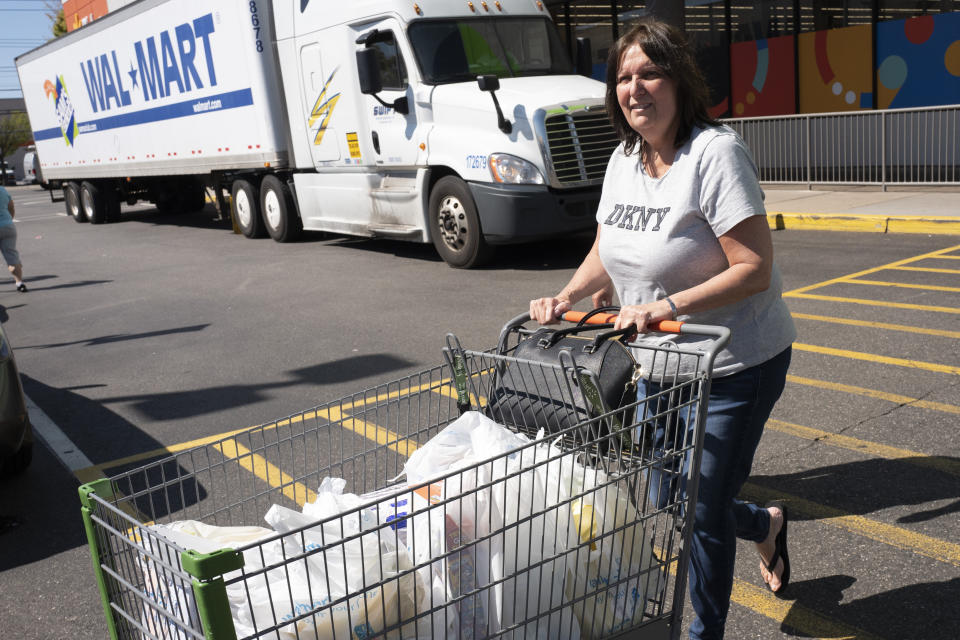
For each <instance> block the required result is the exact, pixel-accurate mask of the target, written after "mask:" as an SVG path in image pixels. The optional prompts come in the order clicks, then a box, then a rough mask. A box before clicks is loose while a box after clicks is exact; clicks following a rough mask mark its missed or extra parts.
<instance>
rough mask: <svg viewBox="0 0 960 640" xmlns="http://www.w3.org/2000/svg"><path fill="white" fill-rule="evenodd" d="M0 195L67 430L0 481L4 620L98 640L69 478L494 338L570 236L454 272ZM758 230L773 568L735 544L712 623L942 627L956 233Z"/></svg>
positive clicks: (755, 482)
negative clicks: (776, 345)
mask: <svg viewBox="0 0 960 640" xmlns="http://www.w3.org/2000/svg"><path fill="white" fill-rule="evenodd" d="M11 192H12V194H13V196H14V198H16V199H17V214H18V215H17V220H18V226H17V229H18V232H19V235H20V239H19V248H20V251H21V254H22V256H23V261H24V270H25V277H26V282H27V284H28V286H30V292H29V293H27V294H20V293H17V292H16V291H15V290H14V289H13V286H12V280H11V281H8V282H5V283H4V282H0V321H2V322H3V323H4V325H5V328H6V331H7V334H8V336H9V338H10V340H11V341H12V343H13V346H14V349H15V351H16V356H17V361H18V364H19V367H20V372H21V377H22V379H23V382H24V388H25V390H26V393H27V394H28V395H29V396H30V399H31V400H32V401H33V403H35V404H36V407H37V408H38V409H39V410H40V411H42V412H43V414H44V415H45V416H47V417H48V418H49V420H50V422H51V423H52V424H54V425H56V427H57V428H58V429H59V431H60V432H62V434H63V436H64V438H65V439H63V440H59V441H57V442H54V443H53V448H54V449H56V454H57V455H56V456H55V455H54V454H53V453H51V452H50V451H48V450H47V449H46V448H45V447H42V446H41V447H38V448H37V452H36V458H35V461H34V464H33V465H32V467H31V468H30V469H29V470H28V472H27V473H26V474H25V475H24V476H22V477H20V478H17V479H15V480H12V481H7V482H4V483H3V484H2V485H0V513H2V514H5V515H12V516H14V517H16V518H17V519H18V521H19V522H20V525H19V526H18V527H16V528H13V529H10V530H8V531H6V532H5V533H3V534H2V538H0V541H2V543H3V544H2V545H0V572H2V578H0V583H2V585H3V586H2V587H0V589H2V592H3V594H4V597H3V598H0V619H2V620H3V629H4V631H3V636H4V637H10V638H31V639H33V638H38V639H46V638H66V637H70V638H103V637H106V626H105V623H104V614H103V610H102V608H101V605H100V602H99V599H98V595H97V592H96V584H95V582H94V579H93V574H92V571H91V568H90V556H89V553H88V551H87V548H86V546H85V539H84V534H83V530H82V527H81V524H80V519H79V502H78V500H77V494H76V487H77V485H78V479H81V480H83V481H88V480H91V479H93V478H96V477H98V476H100V475H103V474H107V475H109V474H110V473H113V472H115V471H116V470H117V469H119V468H123V467H125V466H128V465H130V464H136V463H138V462H139V461H142V460H146V459H150V456H154V457H155V456H157V455H160V454H161V453H162V452H164V451H173V450H180V449H182V448H184V447H187V446H188V445H189V444H190V443H196V442H199V441H202V440H204V439H208V438H212V437H214V436H217V435H219V434H223V433H226V432H230V431H233V430H236V429H241V428H244V427H248V426H252V425H257V424H260V423H264V422H268V421H272V420H276V419H278V418H281V417H283V416H287V415H290V414H291V413H294V412H297V411H300V410H303V409H305V408H308V407H311V406H314V405H317V404H319V403H321V402H325V401H330V400H334V399H336V398H340V397H342V396H345V395H348V394H351V393H355V392H358V391H362V390H364V389H367V388H369V387H372V386H374V385H376V384H378V383H380V382H383V381H386V380H390V379H396V378H399V377H401V376H406V375H410V374H412V373H415V372H417V371H421V370H423V369H426V368H428V367H432V366H434V365H437V364H440V362H441V361H442V358H441V354H440V349H441V348H442V346H443V344H444V336H445V335H446V333H448V332H453V333H455V334H456V335H457V336H458V337H459V338H460V340H461V341H462V342H463V343H464V345H466V346H469V347H473V348H486V347H490V346H493V343H494V341H495V339H496V336H497V334H498V332H499V329H500V326H501V325H502V324H503V322H504V321H505V320H506V319H508V318H510V317H512V316H513V315H515V314H516V313H518V312H521V311H523V310H525V309H526V305H527V301H528V300H529V299H530V298H532V297H536V296H539V295H545V294H548V293H552V292H554V291H555V290H557V289H558V288H559V287H560V286H562V285H563V284H564V283H565V282H566V280H567V279H568V278H569V276H570V275H571V273H572V272H573V270H574V269H575V268H576V266H577V264H578V263H579V259H580V257H581V256H582V255H583V253H584V252H585V251H586V249H587V248H588V247H589V243H590V239H589V238H573V239H568V240H564V241H558V242H553V243H541V244H536V245H528V246H524V247H510V248H507V249H505V250H503V251H501V252H500V254H499V258H498V260H497V261H496V262H495V263H494V265H492V266H491V267H489V268H486V269H482V270H476V271H457V270H453V269H449V268H447V267H446V265H444V264H443V263H442V262H440V261H439V259H438V258H437V257H436V256H435V254H434V253H433V250H432V248H431V247H429V246H417V245H408V244H402V243H396V242H387V241H370V240H355V239H348V238H342V237H323V236H320V235H311V236H308V237H307V238H306V239H305V240H304V241H302V242H299V243H295V244H291V245H284V246H280V245H277V244H275V243H273V242H272V241H270V240H262V241H250V240H246V239H245V238H242V237H241V236H237V235H234V234H232V233H231V231H230V224H229V222H228V221H217V220H215V219H214V214H213V212H212V211H210V210H208V211H207V212H205V213H204V214H203V215H198V216H191V217H184V216H175V215H173V216H171V215H168V216H164V215H161V214H159V213H157V212H156V211H155V210H153V209H152V208H150V207H137V208H131V209H125V211H126V214H125V216H124V219H123V221H121V222H120V223H118V224H113V225H104V226H99V227H95V226H91V225H89V224H83V225H78V224H76V223H74V222H73V221H72V220H70V219H68V218H66V217H64V216H63V215H62V214H63V206H62V204H61V203H55V204H54V203H50V201H49V198H48V197H47V195H46V194H45V193H44V192H42V191H40V190H38V189H35V188H29V187H18V188H15V189H12V190H11ZM774 241H775V247H776V252H777V262H778V264H779V267H780V269H781V272H782V274H783V278H784V290H785V298H786V300H787V302H788V304H789V306H790V309H791V311H792V312H793V314H794V319H795V322H796V323H797V328H798V332H799V337H798V339H797V342H796V343H795V345H794V354H793V362H792V365H791V369H790V378H789V379H788V385H787V389H786V391H785V393H784V396H783V398H782V400H781V402H780V403H779V405H778V406H777V408H776V410H775V412H774V416H773V418H774V419H773V420H771V422H770V423H769V424H768V428H767V431H766V433H765V435H764V438H763V441H762V442H761V446H760V450H759V451H758V454H757V458H756V460H755V463H754V467H753V475H752V477H751V479H750V481H749V483H748V485H747V487H746V489H745V492H744V496H743V497H744V498H746V499H750V500H756V501H758V502H765V501H767V500H770V499H773V498H780V499H785V500H786V501H787V503H788V505H789V506H790V510H791V515H792V520H793V521H792V523H791V530H790V531H791V532H790V540H791V551H790V553H791V560H792V564H793V577H792V583H791V587H790V592H789V594H788V596H789V597H787V598H785V599H779V598H775V597H774V596H772V595H771V594H769V593H768V592H766V591H765V590H764V589H762V588H761V587H762V586H763V582H762V580H761V579H760V577H759V571H758V569H757V566H758V561H757V556H756V554H755V552H754V551H753V549H752V548H751V545H748V544H746V543H744V544H742V545H741V547H740V548H739V550H738V559H737V572H736V582H735V585H734V592H733V606H732V608H731V614H730V620H729V622H728V634H727V637H729V638H735V639H740V638H757V639H764V640H765V639H768V638H788V637H813V638H858V639H868V638H869V639H871V640H873V639H877V640H879V639H883V640H900V639H912V638H930V639H934V640H940V639H942V640H952V639H954V638H957V637H960V610H958V607H957V606H956V603H957V602H958V601H960V430H958V429H957V424H958V423H960V420H958V417H960V377H958V376H960V320H958V315H957V314H958V313H960V236H951V235H923V234H873V233H842V232H825V231H793V230H789V229H788V230H786V231H778V232H775V234H774ZM757 339H762V336H758V337H757ZM57 456H59V458H58V457H57ZM61 459H62V460H65V461H66V465H67V466H64V463H62V462H61ZM68 467H69V468H68ZM251 524H260V523H251Z"/></svg>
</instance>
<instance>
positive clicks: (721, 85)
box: [697, 45, 731, 118]
mask: <svg viewBox="0 0 960 640" xmlns="http://www.w3.org/2000/svg"><path fill="white" fill-rule="evenodd" d="M697 64H698V65H699V66H700V70H701V71H703V76H704V78H705V79H706V81H707V86H708V87H709V88H710V107H709V109H707V112H708V113H709V114H710V117H711V118H727V117H729V116H730V114H731V112H730V96H729V89H730V56H729V55H728V53H727V46H726V45H721V46H713V47H701V48H698V49H697Z"/></svg>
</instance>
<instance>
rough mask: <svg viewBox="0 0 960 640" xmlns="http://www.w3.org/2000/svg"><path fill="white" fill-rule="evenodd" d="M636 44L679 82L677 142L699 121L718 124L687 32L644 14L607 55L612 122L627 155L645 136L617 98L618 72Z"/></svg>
mask: <svg viewBox="0 0 960 640" xmlns="http://www.w3.org/2000/svg"><path fill="white" fill-rule="evenodd" d="M633 45H639V46H640V48H641V49H643V52H644V53H645V54H646V56H647V57H648V58H650V60H651V61H652V62H653V63H654V64H656V65H657V66H658V67H660V69H661V70H662V71H663V72H664V73H665V74H666V75H667V77H669V78H670V79H672V80H673V81H674V82H675V83H676V85H677V109H678V111H679V116H680V126H679V127H678V128H677V136H676V138H674V142H673V143H674V146H676V147H677V148H679V147H681V146H683V144H684V143H686V141H687V140H689V139H690V133H691V132H692V131H693V127H694V126H695V125H716V124H719V123H718V122H717V121H716V120H714V119H713V118H711V117H710V114H709V113H708V112H707V107H708V106H709V105H710V88H709V87H708V86H707V81H706V80H705V79H704V77H703V73H702V72H701V71H700V68H699V67H698V66H697V62H696V60H694V57H693V50H692V49H691V48H690V45H689V43H688V42H687V38H686V36H684V35H683V33H682V32H681V31H680V30H679V29H677V28H675V27H673V26H672V25H669V24H667V23H666V22H661V21H659V20H655V19H653V18H642V19H641V20H640V21H638V22H636V23H635V24H634V25H633V26H632V27H630V29H629V30H628V31H627V32H626V33H625V34H623V35H622V36H621V37H620V39H619V40H617V41H616V42H615V43H614V44H613V46H612V47H610V53H609V55H608V56H607V94H606V103H607V105H606V106H607V113H608V114H609V115H610V122H611V123H612V124H613V129H614V131H616V133H617V137H618V138H620V141H621V142H623V148H624V151H625V152H626V154H627V155H630V154H631V153H633V151H634V150H635V149H636V148H637V145H638V144H641V152H642V150H643V147H642V142H643V136H641V135H640V134H639V133H637V131H636V130H634V129H633V127H631V126H630V123H628V122H627V119H626V117H625V116H624V115H623V111H622V110H621V109H620V102H619V100H617V76H618V75H619V71H620V61H621V60H622V58H623V54H624V53H625V52H626V50H627V49H629V48H630V47H631V46H633Z"/></svg>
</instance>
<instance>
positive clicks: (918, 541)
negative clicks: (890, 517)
mask: <svg viewBox="0 0 960 640" xmlns="http://www.w3.org/2000/svg"><path fill="white" fill-rule="evenodd" d="M743 494H744V495H745V496H747V497H749V498H751V499H753V500H755V501H757V502H759V503H766V502H769V501H770V500H783V501H785V502H787V504H789V505H790V509H791V510H794V511H795V512H797V513H802V514H803V515H805V516H807V517H809V518H812V519H814V520H819V521H821V522H823V524H827V525H830V526H832V527H837V528H840V529H844V530H846V531H849V532H850V533H852V534H854V535H858V536H862V537H864V538H870V539H871V540H876V541H877V542H882V543H884V544H888V545H890V546H892V547H896V548H898V549H902V550H904V551H912V552H913V553H916V554H918V555H922V556H926V557H928V558H931V559H933V560H936V561H938V562H945V563H947V564H952V565H954V566H957V567H960V545H958V544H954V543H952V542H948V541H946V540H940V539H938V538H933V537H931V536H927V535H924V534H922V533H916V532H914V531H910V530H908V529H904V528H903V527H895V526H893V525H889V524H885V523H883V522H878V521H876V520H871V519H870V518H865V517H863V516H855V515H851V514H849V513H847V512H846V511H843V510H842V509H837V508H835V507H828V506H827V505H823V504H818V503H816V502H812V501H810V500H807V499H805V498H801V497H800V496H795V495H790V494H788V493H784V492H782V491H778V490H776V489H770V488H767V487H762V486H760V485H758V484H754V483H752V482H748V483H746V484H745V485H743Z"/></svg>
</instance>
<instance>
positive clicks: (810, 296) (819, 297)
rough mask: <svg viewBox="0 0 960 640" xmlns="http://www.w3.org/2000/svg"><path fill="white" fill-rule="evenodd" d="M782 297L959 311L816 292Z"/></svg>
mask: <svg viewBox="0 0 960 640" xmlns="http://www.w3.org/2000/svg"><path fill="white" fill-rule="evenodd" d="M783 297H784V298H806V299H807V300H825V301H827V302H846V303H849V304H865V305H868V306H871V307H887V308H890V309H910V310H912V311H936V312H939V313H960V308H958V307H937V306H933V305H928V304H909V303H907V302H885V301H883V300H865V299H863V298H844V297H841V296H822V295H818V294H816V293H792V292H791V293H785V294H783Z"/></svg>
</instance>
